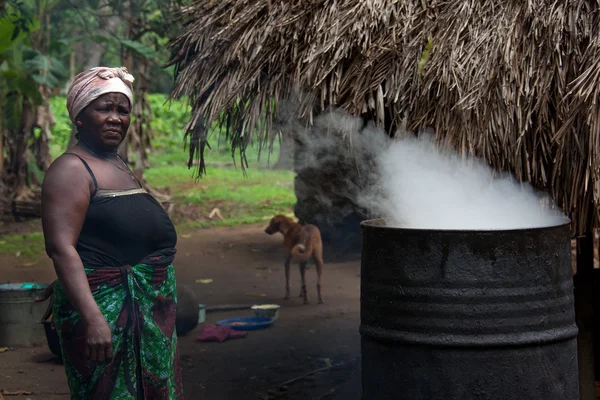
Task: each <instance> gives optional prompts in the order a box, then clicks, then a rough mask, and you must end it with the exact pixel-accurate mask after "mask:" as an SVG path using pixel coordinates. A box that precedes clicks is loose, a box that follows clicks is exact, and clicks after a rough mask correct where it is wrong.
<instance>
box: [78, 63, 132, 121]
mask: <svg viewBox="0 0 600 400" xmlns="http://www.w3.org/2000/svg"><path fill="white" fill-rule="evenodd" d="M132 82H133V76H131V74H130V73H129V71H127V68H125V67H119V68H107V67H96V68H92V69H88V70H87V71H84V72H81V73H79V74H78V75H77V76H76V77H75V79H74V80H73V82H72V83H71V86H70V87H69V91H68V92H67V110H68V111H69V118H71V121H72V122H73V123H75V119H76V118H77V116H78V115H79V113H80V112H81V111H82V110H83V109H84V108H85V107H87V106H88V105H89V104H90V103H91V102H93V101H94V100H96V99H97V98H98V97H100V96H102V95H103V94H105V93H123V94H124V95H125V96H127V99H129V104H130V105H132V104H133V86H132V85H131V84H132Z"/></svg>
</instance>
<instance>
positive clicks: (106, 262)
mask: <svg viewBox="0 0 600 400" xmlns="http://www.w3.org/2000/svg"><path fill="white" fill-rule="evenodd" d="M66 154H72V155H74V156H76V157H78V158H79V159H80V160H81V162H82V163H83V165H84V166H85V168H86V169H87V170H88V172H89V173H90V175H91V177H92V181H93V183H94V191H93V192H92V194H91V198H90V204H89V207H88V210H87V214H86V216H85V221H84V223H83V227H82V228H81V233H80V234H79V239H78V241H77V252H78V253H79V256H80V257H81V261H82V262H83V265H84V266H85V267H88V268H101V267H121V266H124V265H136V264H138V263H139V262H140V261H141V260H142V259H144V257H146V256H148V255H150V254H152V253H155V252H157V251H161V250H165V249H171V248H175V245H176V244H177V233H176V232H175V227H174V226H173V223H172V222H171V219H170V218H169V216H168V215H167V213H166V212H165V210H164V209H163V207H162V206H161V205H160V203H159V202H158V201H156V199H154V197H152V196H151V195H150V194H148V193H147V192H146V191H145V190H144V189H143V188H141V187H140V188H139V189H130V190H111V189H100V188H98V182H97V180H96V177H95V176H94V173H93V172H92V169H91V168H90V166H89V165H88V163H87V162H86V161H85V160H84V159H83V158H81V157H80V156H78V155H77V154H74V153H66Z"/></svg>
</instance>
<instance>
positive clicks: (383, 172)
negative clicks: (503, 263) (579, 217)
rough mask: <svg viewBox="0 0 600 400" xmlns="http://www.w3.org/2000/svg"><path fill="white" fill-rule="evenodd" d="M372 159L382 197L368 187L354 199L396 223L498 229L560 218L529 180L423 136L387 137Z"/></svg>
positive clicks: (540, 224)
mask: <svg viewBox="0 0 600 400" xmlns="http://www.w3.org/2000/svg"><path fill="white" fill-rule="evenodd" d="M377 164H378V169H379V175H380V180H379V183H378V185H377V186H379V187H378V191H379V192H380V193H383V194H384V199H382V198H379V199H377V198H375V197H374V196H373V195H372V194H370V193H368V192H367V193H364V194H363V195H364V197H362V198H361V199H359V202H360V203H362V204H363V205H364V206H365V207H366V208H368V209H370V210H372V211H375V212H376V213H378V214H381V215H382V216H385V217H387V218H388V219H390V220H391V221H393V223H394V224H395V225H398V226H401V227H405V228H420V229H466V230H500V229H519V228H533V227H544V226H552V225H557V224H560V223H562V222H564V215H563V214H562V212H561V211H560V210H558V209H557V208H555V207H551V202H550V200H549V198H548V197H547V196H543V195H542V194H541V193H538V192H536V191H534V189H533V187H532V186H531V185H530V184H528V183H520V182H518V181H517V180H516V179H514V178H513V177H512V176H511V175H508V174H502V175H499V174H498V173H496V174H494V172H493V170H492V169H491V167H490V166H488V165H487V164H485V163H484V162H482V161H481V160H478V159H474V158H470V159H463V158H462V157H459V156H458V155H457V154H454V153H451V152H448V151H442V150H440V149H439V148H438V147H437V146H436V145H435V144H434V143H433V141H432V140H431V138H430V137H428V136H421V137H420V138H419V139H417V138H405V139H402V140H392V141H390V143H389V147H387V148H386V149H383V150H382V152H381V154H380V156H379V157H378V160H377ZM494 175H496V176H494Z"/></svg>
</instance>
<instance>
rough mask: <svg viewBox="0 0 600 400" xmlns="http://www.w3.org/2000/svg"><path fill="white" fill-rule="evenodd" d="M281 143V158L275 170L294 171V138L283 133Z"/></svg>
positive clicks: (274, 167)
mask: <svg viewBox="0 0 600 400" xmlns="http://www.w3.org/2000/svg"><path fill="white" fill-rule="evenodd" d="M280 137H281V141H280V143H279V158H278V159H277V162H276V163H275V165H274V166H273V169H279V170H292V169H294V138H293V137H292V135H290V134H288V133H284V132H282V133H281V136H280Z"/></svg>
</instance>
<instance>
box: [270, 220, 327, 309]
mask: <svg viewBox="0 0 600 400" xmlns="http://www.w3.org/2000/svg"><path fill="white" fill-rule="evenodd" d="M265 232H266V233H268V234H269V235H273V234H275V233H277V232H281V233H282V234H283V248H284V250H285V298H286V299H289V298H290V262H291V261H292V258H294V259H296V260H298V261H299V262H300V277H301V278H302V291H301V292H300V297H302V298H303V299H304V304H308V297H307V295H306V281H305V278H304V277H305V273H306V264H307V263H308V260H310V258H311V257H312V259H313V260H314V262H315V266H316V269H317V294H318V296H319V304H320V303H323V298H322V297H321V274H322V273H323V243H322V242H321V232H320V231H319V228H317V227H316V226H315V225H310V224H309V225H305V226H302V225H300V224H299V223H297V222H294V220H293V219H291V218H288V217H286V216H285V215H276V216H274V217H273V218H272V219H271V222H270V223H269V226H267V228H266V229H265Z"/></svg>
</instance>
